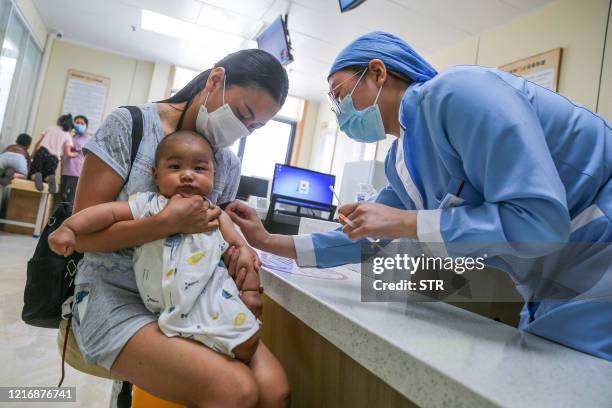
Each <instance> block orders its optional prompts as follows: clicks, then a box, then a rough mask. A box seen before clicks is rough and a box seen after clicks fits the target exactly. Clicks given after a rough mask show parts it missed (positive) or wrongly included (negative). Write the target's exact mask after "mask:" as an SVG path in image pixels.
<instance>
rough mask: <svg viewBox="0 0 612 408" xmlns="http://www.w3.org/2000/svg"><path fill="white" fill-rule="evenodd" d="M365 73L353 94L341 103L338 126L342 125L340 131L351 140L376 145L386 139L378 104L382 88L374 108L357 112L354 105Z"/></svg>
mask: <svg viewBox="0 0 612 408" xmlns="http://www.w3.org/2000/svg"><path fill="white" fill-rule="evenodd" d="M365 72H366V71H363V73H362V74H361V76H360V77H359V81H357V83H356V84H355V86H354V87H353V90H352V91H351V93H350V94H349V95H347V96H345V97H344V98H343V99H342V102H340V113H339V114H338V124H339V125H340V130H342V131H343V132H344V133H346V134H347V135H348V136H349V137H350V138H351V139H353V140H355V141H357V142H362V143H375V142H378V141H380V140H384V139H385V137H386V133H385V127H384V125H383V121H382V116H381V115H380V109H379V107H378V104H377V102H378V97H379V96H380V92H381V91H382V87H380V89H379V90H378V93H377V94H376V99H374V103H373V104H372V106H370V107H368V108H365V109H363V110H357V109H355V105H354V104H353V96H352V95H353V92H355V88H357V85H359V82H361V79H362V78H363V75H364V74H365Z"/></svg>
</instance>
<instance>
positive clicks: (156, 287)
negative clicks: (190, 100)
mask: <svg viewBox="0 0 612 408" xmlns="http://www.w3.org/2000/svg"><path fill="white" fill-rule="evenodd" d="M213 165H214V154H213V150H212V147H211V146H210V144H209V143H208V142H207V141H206V139H205V138H203V137H202V136H200V135H199V134H197V133H195V132H192V131H177V132H175V133H173V134H171V135H168V136H166V137H165V138H164V139H163V140H162V142H161V143H160V144H159V145H158V147H157V151H156V154H155V167H154V169H153V179H154V181H155V184H156V185H157V187H158V190H159V193H155V192H143V193H137V194H134V195H132V196H131V197H130V198H129V200H128V201H127V202H126V201H115V202H110V203H104V204H99V205H96V206H93V207H89V208H87V209H85V210H83V211H81V212H79V213H77V214H75V215H73V216H72V217H70V218H68V219H67V220H66V221H65V222H64V224H63V225H62V226H61V227H60V228H58V229H57V231H55V232H54V233H53V234H52V235H51V236H50V237H49V244H50V246H51V249H53V251H55V252H56V253H58V254H60V255H64V256H67V255H69V254H71V253H72V252H73V250H74V246H75V239H76V236H78V235H81V234H89V233H93V232H95V231H100V230H102V229H105V228H107V227H109V226H110V225H111V224H113V223H116V222H120V221H124V220H131V219H139V218H143V217H149V216H154V215H156V214H157V213H159V212H160V211H161V210H162V209H163V208H164V207H165V206H166V204H167V203H168V201H169V199H171V197H173V196H175V195H181V196H183V197H190V196H193V195H199V196H203V197H206V196H207V195H208V194H210V193H211V192H212V189H213V180H214V178H213V174H214V173H213V172H214V168H213ZM219 226H220V227H219V229H220V230H215V231H213V232H211V233H206V234H177V235H173V236H170V237H168V238H166V239H162V240H158V241H154V242H150V243H148V244H145V245H142V246H140V247H138V248H136V249H135V250H134V255H133V260H134V273H135V274H136V283H137V285H138V291H139V292H140V296H141V298H142V301H143V303H144V304H145V306H146V307H147V308H148V309H149V310H150V311H151V312H153V313H155V314H156V315H157V316H158V324H159V327H160V329H161V330H162V332H164V333H165V334H166V335H167V336H169V337H173V336H181V337H185V338H189V339H193V340H196V341H198V342H200V343H203V344H204V345H206V346H208V347H210V348H211V349H213V350H215V351H217V352H219V353H223V354H226V355H229V356H230V357H236V358H237V359H239V360H240V361H242V362H244V363H247V364H248V363H249V361H250V360H251V358H252V357H253V354H254V353H255V352H256V350H257V347H258V344H259V337H258V331H259V325H260V322H259V321H258V320H257V318H256V317H255V315H254V314H253V313H252V312H251V311H250V310H249V308H248V307H247V306H245V304H246V305H259V304H260V299H259V297H260V293H259V287H258V286H257V284H256V283H254V282H251V283H252V285H249V280H250V279H249V277H252V276H254V275H251V274H247V278H246V279H247V281H245V286H244V287H247V288H252V289H249V290H243V291H240V292H239V291H238V288H237V287H236V284H235V283H234V281H233V280H232V278H231V277H230V275H229V273H228V271H227V269H226V267H225V265H224V264H223V262H222V260H221V256H222V255H223V253H224V252H225V251H226V250H227V249H228V247H229V246H232V245H233V246H235V247H236V248H238V250H239V251H240V255H239V258H238V268H237V270H238V271H243V269H244V270H245V271H246V270H247V269H250V268H254V266H253V257H252V254H251V252H250V249H249V248H248V247H246V242H245V241H244V240H243V239H242V237H241V236H240V234H239V233H238V232H237V231H236V229H235V227H234V223H233V222H232V221H231V219H230V218H229V216H228V215H227V214H226V213H224V212H222V213H221V216H220V217H219ZM228 244H229V246H228ZM76 301H77V302H78V301H79V300H78V295H77V300H76ZM243 301H244V303H243ZM252 308H255V306H252Z"/></svg>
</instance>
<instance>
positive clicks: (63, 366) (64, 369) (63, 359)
mask: <svg viewBox="0 0 612 408" xmlns="http://www.w3.org/2000/svg"><path fill="white" fill-rule="evenodd" d="M71 324H72V316H71V317H70V318H69V319H68V324H67V325H66V333H65V334H64V346H63V347H62V377H61V378H60V381H59V384H57V388H61V387H62V384H63V383H64V378H65V377H66V349H67V348H68V347H67V346H68V337H69V336H70V326H71ZM60 330H61V329H60Z"/></svg>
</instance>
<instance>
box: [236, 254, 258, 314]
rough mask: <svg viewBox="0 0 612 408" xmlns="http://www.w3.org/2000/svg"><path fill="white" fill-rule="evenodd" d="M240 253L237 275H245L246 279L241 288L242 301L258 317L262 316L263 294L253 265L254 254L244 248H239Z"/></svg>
mask: <svg viewBox="0 0 612 408" xmlns="http://www.w3.org/2000/svg"><path fill="white" fill-rule="evenodd" d="M237 250H238V251H239V254H238V261H237V265H236V272H237V274H243V273H244V274H245V275H246V278H245V280H244V283H243V284H242V287H240V288H239V289H240V299H242V302H243V303H244V304H245V305H246V307H248V308H249V310H250V311H251V312H253V314H254V315H255V316H257V317H259V316H260V315H261V311H262V303H261V294H260V292H259V279H257V278H258V276H257V271H256V270H255V265H254V263H253V254H252V253H251V250H250V248H248V247H246V246H243V247H240V248H237Z"/></svg>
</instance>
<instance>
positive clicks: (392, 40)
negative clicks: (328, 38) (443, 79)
mask: <svg viewBox="0 0 612 408" xmlns="http://www.w3.org/2000/svg"><path fill="white" fill-rule="evenodd" d="M373 59H379V60H381V61H382V62H384V63H385V66H386V67H387V69H388V70H389V71H392V72H395V73H397V74H400V75H403V76H405V77H408V78H410V79H411V80H412V81H413V82H424V81H427V80H429V79H431V78H433V77H434V76H436V75H437V74H438V72H437V71H436V70H435V69H434V68H433V67H432V66H431V65H429V63H428V62H427V61H425V60H424V59H423V57H421V56H420V55H419V54H417V52H416V51H415V50H414V49H412V47H411V46H409V45H408V44H407V43H406V42H405V41H404V40H402V39H400V38H399V37H396V36H395V35H393V34H390V33H386V32H384V31H374V32H372V33H369V34H365V35H362V36H361V37H359V38H357V39H356V40H355V41H353V42H352V43H350V44H349V45H347V46H346V48H344V49H343V50H342V51H340V54H338V56H337V57H336V60H335V61H334V63H333V64H332V67H331V69H330V70H329V75H332V74H335V73H336V72H338V71H340V70H341V69H344V68H348V67H351V66H367V65H368V63H369V62H370V61H371V60H373Z"/></svg>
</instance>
